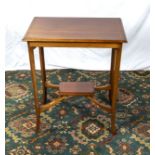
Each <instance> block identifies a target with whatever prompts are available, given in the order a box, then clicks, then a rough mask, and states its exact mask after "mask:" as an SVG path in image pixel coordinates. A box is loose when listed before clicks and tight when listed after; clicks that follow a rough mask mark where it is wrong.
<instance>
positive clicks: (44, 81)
mask: <svg viewBox="0 0 155 155" xmlns="http://www.w3.org/2000/svg"><path fill="white" fill-rule="evenodd" d="M39 56H40V68H41V76H42V89H43V97H42V104H46V99H47V88H46V87H45V83H46V70H45V58H44V49H43V47H39Z"/></svg>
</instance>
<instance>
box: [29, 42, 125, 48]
mask: <svg viewBox="0 0 155 155" xmlns="http://www.w3.org/2000/svg"><path fill="white" fill-rule="evenodd" d="M28 44H29V46H30V47H78V48H79V47H86V48H120V47H121V46H122V43H100V42H95V43H93V42H36V41H29V42H28Z"/></svg>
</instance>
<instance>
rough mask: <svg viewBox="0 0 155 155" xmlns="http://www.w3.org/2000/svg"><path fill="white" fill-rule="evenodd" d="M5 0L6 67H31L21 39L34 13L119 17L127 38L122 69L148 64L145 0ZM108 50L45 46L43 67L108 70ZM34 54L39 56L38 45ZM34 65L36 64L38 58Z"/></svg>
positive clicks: (35, 14) (144, 66) (141, 66)
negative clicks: (44, 63) (6, 3)
mask: <svg viewBox="0 0 155 155" xmlns="http://www.w3.org/2000/svg"><path fill="white" fill-rule="evenodd" d="M6 2H7V1H6ZM8 4H9V5H7V8H8V9H7V10H6V17H5V18H6V51H5V55H6V58H5V62H6V65H5V68H6V70H17V69H30V66H29V60H28V52H27V44H26V43H25V42H22V41H21V40H22V38H23V36H24V34H25V32H26V30H27V28H28V26H29V24H30V23H31V21H32V19H33V17H35V16H51V17H52V16H53V17H61V16H62V17H120V18H122V21H123V25H124V28H125V31H126V36H127V39H128V43H127V44H124V46H123V55H122V62H121V70H137V69H147V68H149V65H150V64H149V50H150V49H149V44H150V39H149V1H147V0H134V1H132V0H117V1H116V0H108V1H107V0H44V1H43V0H22V1H21V0H14V1H9V2H8ZM110 51H111V50H110V49H97V48H94V49H93V48H89V49H88V48H45V59H46V68H47V69H53V68H76V69H87V70H107V69H109V65H110V55H111V52H110ZM35 54H36V57H38V52H37V49H36V52H35ZM38 60H39V59H38ZM36 65H37V68H39V62H38V61H36Z"/></svg>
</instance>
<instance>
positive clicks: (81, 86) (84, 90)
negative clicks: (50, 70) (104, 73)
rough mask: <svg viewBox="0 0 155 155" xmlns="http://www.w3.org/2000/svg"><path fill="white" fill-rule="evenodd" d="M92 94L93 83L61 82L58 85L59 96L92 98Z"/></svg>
mask: <svg viewBox="0 0 155 155" xmlns="http://www.w3.org/2000/svg"><path fill="white" fill-rule="evenodd" d="M94 92H95V91H94V83H93V82H61V83H60V84H59V93H60V95H71V96H92V95H93V94H94Z"/></svg>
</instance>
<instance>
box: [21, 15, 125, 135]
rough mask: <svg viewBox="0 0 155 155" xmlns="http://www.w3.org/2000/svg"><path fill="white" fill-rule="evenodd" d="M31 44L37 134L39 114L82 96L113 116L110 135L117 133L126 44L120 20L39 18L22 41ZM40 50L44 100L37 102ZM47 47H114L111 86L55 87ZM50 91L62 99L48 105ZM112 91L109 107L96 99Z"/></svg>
mask: <svg viewBox="0 0 155 155" xmlns="http://www.w3.org/2000/svg"><path fill="white" fill-rule="evenodd" d="M23 40H24V41H27V43H28V51H29V60H30V66H31V74H32V84H33V88H34V104H35V110H36V116H37V117H36V118H37V119H36V131H38V130H39V128H40V113H41V112H44V111H46V110H49V109H50V108H52V107H53V106H55V105H57V104H59V103H60V102H61V101H62V100H64V99H67V98H69V97H70V96H75V95H76V96H77V95H82V96H85V97H87V98H88V99H90V100H91V102H92V104H94V105H96V106H97V107H99V108H101V109H103V110H105V111H107V112H109V113H110V114H111V132H112V133H113V134H116V126H115V122H116V100H117V96H118V95H117V94H118V81H119V70H120V61H121V53H122V44H123V43H124V42H127V39H126V37H125V33H124V29H123V25H122V22H121V19H119V18H53V17H36V18H34V20H33V21H32V23H31V25H30V27H29V29H28V30H27V33H26V35H25V37H24V39H23ZM36 47H39V54H40V65H41V67H40V68H41V75H42V88H43V100H42V104H40V101H39V99H38V88H37V78H36V74H35V58H34V49H35V48H36ZM44 47H88V48H94V47H95V48H111V49H112V52H111V53H112V54H111V68H110V81H109V84H107V85H104V86H95V85H94V84H93V83H92V82H83V83H82V82H62V83H60V84H53V83H51V82H49V81H47V80H46V68H45V60H44ZM47 88H53V89H58V93H59V95H60V97H58V98H57V99H54V100H52V101H51V102H49V103H46V98H47ZM100 90H107V91H109V101H110V103H111V105H110V106H107V105H105V104H104V103H100V102H98V101H97V100H96V99H95V95H94V93H95V91H100Z"/></svg>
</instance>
